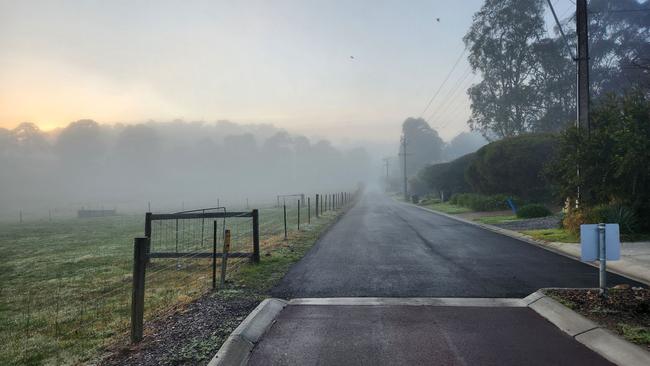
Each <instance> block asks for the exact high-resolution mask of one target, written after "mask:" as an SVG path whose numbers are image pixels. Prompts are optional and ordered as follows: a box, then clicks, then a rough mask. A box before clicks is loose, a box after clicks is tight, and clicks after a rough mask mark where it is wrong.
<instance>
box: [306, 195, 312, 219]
mask: <svg viewBox="0 0 650 366" xmlns="http://www.w3.org/2000/svg"><path fill="white" fill-rule="evenodd" d="M309 224H311V197H307V225H309Z"/></svg>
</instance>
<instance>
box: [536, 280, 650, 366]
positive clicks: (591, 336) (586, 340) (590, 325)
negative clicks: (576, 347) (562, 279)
mask: <svg viewBox="0 0 650 366" xmlns="http://www.w3.org/2000/svg"><path fill="white" fill-rule="evenodd" d="M524 301H525V302H527V303H528V307H529V308H530V309H532V310H533V311H535V312H536V313H537V314H539V315H540V316H541V317H543V318H544V319H546V320H548V321H549V322H551V323H552V324H553V325H555V326H556V327H558V328H559V329H560V330H561V331H563V332H564V333H566V334H567V335H568V336H570V337H571V338H573V339H575V340H576V341H577V342H580V343H582V344H583V345H585V346H586V347H587V348H589V349H590V350H592V351H594V352H596V353H598V354H599V355H601V356H603V357H604V358H605V359H607V360H608V361H610V362H613V363H615V364H617V365H620V366H637V365H639V366H643V365H650V352H648V351H646V350H644V349H642V348H641V347H639V346H637V345H635V344H633V343H631V342H628V341H626V340H625V339H623V338H622V337H620V336H618V335H616V334H614V333H612V332H610V331H609V330H607V329H605V328H603V327H601V326H600V325H598V324H596V323H594V322H593V321H591V320H589V319H587V318H585V317H584V316H582V315H580V314H578V313H577V312H575V311H573V310H571V309H569V308H568V307H566V306H564V305H562V304H561V303H559V302H558V301H556V300H555V299H553V298H551V297H549V296H547V295H546V294H545V293H544V292H543V290H538V291H536V292H534V293H532V294H530V295H529V296H527V297H525V298H524Z"/></svg>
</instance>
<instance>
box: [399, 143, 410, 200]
mask: <svg viewBox="0 0 650 366" xmlns="http://www.w3.org/2000/svg"><path fill="white" fill-rule="evenodd" d="M401 140H402V141H401V142H402V152H401V153H400V154H399V155H400V156H402V157H403V158H404V164H403V166H402V170H403V172H404V200H405V201H408V200H409V196H408V179H407V175H406V156H407V155H408V154H407V153H406V135H402V139H401Z"/></svg>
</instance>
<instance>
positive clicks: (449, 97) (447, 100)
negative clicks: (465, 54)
mask: <svg viewBox="0 0 650 366" xmlns="http://www.w3.org/2000/svg"><path fill="white" fill-rule="evenodd" d="M470 73H471V68H470V66H469V65H468V66H467V68H466V69H465V71H464V72H463V74H462V76H461V78H460V79H459V81H458V82H457V83H456V85H455V87H454V88H453V89H451V90H450V91H449V93H447V96H446V97H445V101H444V102H443V103H442V104H441V105H440V108H437V109H435V110H434V111H433V113H431V115H430V116H429V121H433V119H434V117H437V116H438V114H439V112H440V111H441V110H442V109H443V108H445V107H446V106H448V105H449V104H450V103H451V102H450V101H451V100H452V99H453V98H454V97H455V96H456V93H457V92H458V90H459V89H460V86H461V85H462V84H463V83H464V82H465V80H466V79H467V77H468V76H469V74H470Z"/></svg>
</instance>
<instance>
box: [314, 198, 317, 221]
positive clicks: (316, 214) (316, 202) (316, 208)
mask: <svg viewBox="0 0 650 366" xmlns="http://www.w3.org/2000/svg"><path fill="white" fill-rule="evenodd" d="M315 203H316V205H315V207H314V208H315V209H316V218H318V193H316V202H315Z"/></svg>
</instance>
